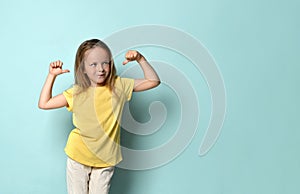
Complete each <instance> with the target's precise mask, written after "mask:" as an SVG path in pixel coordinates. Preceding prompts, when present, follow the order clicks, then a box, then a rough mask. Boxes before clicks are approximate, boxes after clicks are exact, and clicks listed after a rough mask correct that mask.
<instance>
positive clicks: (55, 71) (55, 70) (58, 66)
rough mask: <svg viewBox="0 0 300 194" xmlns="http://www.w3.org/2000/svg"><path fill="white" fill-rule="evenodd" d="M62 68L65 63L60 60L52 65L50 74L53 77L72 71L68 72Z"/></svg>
mask: <svg viewBox="0 0 300 194" xmlns="http://www.w3.org/2000/svg"><path fill="white" fill-rule="evenodd" d="M62 66H63V62H61V61H59V60H58V61H54V62H52V63H50V67H49V73H50V74H52V75H60V74H63V73H68V72H70V70H68V69H62Z"/></svg>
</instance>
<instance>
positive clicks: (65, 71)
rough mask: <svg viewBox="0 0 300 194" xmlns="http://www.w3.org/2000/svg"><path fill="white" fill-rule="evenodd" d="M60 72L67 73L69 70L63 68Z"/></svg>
mask: <svg viewBox="0 0 300 194" xmlns="http://www.w3.org/2000/svg"><path fill="white" fill-rule="evenodd" d="M61 72H62V73H69V72H70V70H69V69H64V70H62V71H61Z"/></svg>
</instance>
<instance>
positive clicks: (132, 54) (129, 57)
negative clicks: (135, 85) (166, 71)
mask: <svg viewBox="0 0 300 194" xmlns="http://www.w3.org/2000/svg"><path fill="white" fill-rule="evenodd" d="M143 58H144V57H143V55H142V54H141V53H139V52H138V51H135V50H129V51H127V53H126V55H125V59H126V60H125V61H123V65H126V64H127V63H129V62H131V61H137V62H140V61H141V59H143Z"/></svg>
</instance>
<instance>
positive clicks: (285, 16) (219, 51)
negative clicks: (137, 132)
mask: <svg viewBox="0 0 300 194" xmlns="http://www.w3.org/2000/svg"><path fill="white" fill-rule="evenodd" d="M299 8H300V1H297V0H286V1H283V0H282V1H280V0H275V1H266V0H263V1H262V0H253V1H239V0H228V1H220V0H219V1H217V0H210V1H202V0H199V1H198V0H185V1H171V0H166V1H157V0H153V1H137V0H135V1H58V0H52V1H37V0H36V1H33V0H31V1H17V0H10V1H1V2H0V21H1V31H0V48H1V54H0V56H1V65H0V66H1V76H0V87H1V102H0V106H1V117H0V119H1V120H0V123H1V125H2V126H1V129H0V130H1V135H0V145H1V146H0V153H1V160H0V169H1V173H0V193H5V194H9V193H13V194H23V193H24V194H25V193H28V194H29V193H30V194H35V193H36V194H40V193H43V194H44V193H45V194H46V193H49V194H53V193H57V194H60V193H66V184H65V160H66V156H65V154H64V152H63V148H64V146H65V143H66V139H67V136H68V133H69V131H70V129H71V127H72V124H71V115H70V114H69V113H68V112H67V111H66V110H65V109H59V110H53V111H42V110H39V109H38V108H37V101H38V97H39V92H40V89H41V87H42V85H43V82H44V79H45V77H46V75H47V70H48V69H47V68H48V64H49V63H50V62H51V61H53V60H57V59H60V60H62V61H64V63H65V67H66V68H70V69H71V70H73V62H74V56H75V52H76V49H77V47H78V45H79V44H80V43H81V42H82V41H83V40H86V39H88V38H93V37H97V38H100V39H102V38H105V37H107V36H109V35H111V34H112V33H113V32H116V31H118V30H120V29H124V28H127V27H130V26H137V25H144V24H159V25H168V26H171V27H175V28H178V29H180V30H183V31H185V32H187V33H189V34H191V35H192V36H194V37H195V38H197V39H198V40H199V41H200V42H201V43H202V44H203V45H204V46H205V47H207V48H208V50H209V52H210V53H211V54H212V56H213V57H214V58H215V60H216V62H217V64H218V66H219V68H220V71H221V73H222V75H223V78H224V82H225V85H226V92H227V114H226V120H225V123H224V126H223V128H222V133H221V135H220V137H219V139H218V141H217V143H216V145H215V146H214V147H213V149H212V150H211V151H210V152H208V154H207V155H205V156H204V157H199V156H198V155H197V153H198V149H199V145H200V142H201V140H202V138H203V135H204V132H205V129H206V127H207V125H208V121H209V114H210V103H211V102H210V96H209V91H208V88H207V86H206V84H205V81H204V80H203V78H201V76H199V74H197V72H196V71H193V69H192V68H190V66H188V65H186V64H188V63H180V62H184V59H183V57H182V56H175V57H174V58H173V59H172V60H173V61H172V60H171V61H170V63H171V64H173V65H174V66H178V67H179V68H181V69H182V71H183V72H184V73H186V74H187V75H188V76H189V78H190V80H191V81H192V83H193V84H194V85H195V87H196V89H195V90H196V91H197V94H198V95H199V103H200V104H199V106H200V110H201V119H200V126H199V129H198V132H197V134H196V135H195V137H194V138H193V140H192V142H191V144H190V145H189V146H188V147H187V149H186V150H185V151H184V152H183V153H182V154H181V155H179V156H178V157H177V158H176V159H174V160H173V161H172V162H170V163H168V164H166V165H164V166H162V167H159V168H156V169H152V170H147V171H128V170H122V169H117V170H116V174H115V176H114V178H113V183H112V189H111V193H112V194H141V193H142V194H182V193H188V194H198V193H199V194H200V193H205V194H283V193H285V194H294V193H300V186H299V180H300V151H299V147H300V125H299V108H300V102H299V99H300V91H299V82H300V76H299V75H298V74H299V70H300V67H299V62H300V59H299V51H300V36H299V34H300V20H299V17H300V14H299ZM141 50H143V51H144V53H145V55H146V56H147V57H148V58H149V59H153V60H159V59H163V60H165V61H168V57H166V56H172V54H170V53H169V52H170V51H166V50H163V49H162V51H161V50H160V49H157V50H156V48H141ZM176 57H177V58H176ZM175 59H178V60H175ZM119 61H121V59H119ZM185 65H186V66H185ZM72 80H73V76H72V74H68V75H64V76H62V77H59V78H58V79H57V82H56V84H55V87H54V93H59V92H61V91H62V90H64V89H66V88H67V87H69V86H70V85H71V83H72ZM163 88H164V85H162V87H161V88H157V89H155V90H153V91H151V92H149V93H148V95H146V94H137V95H135V96H134V100H135V101H136V102H137V103H136V104H140V105H144V101H143V100H141V99H145V101H152V100H153V99H158V100H160V97H156V96H160V95H161V96H166V93H165V92H169V91H165V90H163ZM170 92H171V91H170ZM154 94H155V95H154ZM168 103H169V104H166V107H167V108H168V107H172V106H173V105H175V104H177V101H176V99H174V98H173V97H172V99H171V100H170V101H168ZM172 103H174V104H172ZM133 106H136V107H139V106H137V105H133ZM140 110H141V111H140V112H146V111H147V106H145V107H141V109H140ZM143 110H144V111H143ZM175 110H176V108H175ZM136 111H137V112H136V113H133V114H136V115H139V118H137V119H139V120H140V121H143V122H145V121H147V119H148V117H149V115H147V114H144V116H141V115H140V112H139V111H138V110H136ZM176 119H178V115H176V114H174V113H171V114H170V115H169V117H168V120H167V124H169V125H171V126H172V123H176V122H177V120H176ZM167 124H166V125H165V126H164V127H163V129H162V131H166V132H165V133H163V132H161V137H155V138H154V137H148V139H147V138H146V139H145V141H141V140H140V139H136V141H135V143H136V144H137V145H130V146H140V147H141V148H143V149H144V148H145V147H146V148H147V147H152V146H156V145H160V144H161V143H162V142H163V141H162V140H164V138H166V137H170V136H169V135H170V134H168V133H167V131H168V129H169V128H168V126H169V125H167ZM151 138H153V139H152V140H153V141H150V140H151ZM161 141H162V142H161ZM147 143H148V144H147Z"/></svg>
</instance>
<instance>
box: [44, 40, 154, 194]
mask: <svg viewBox="0 0 300 194" xmlns="http://www.w3.org/2000/svg"><path fill="white" fill-rule="evenodd" d="M130 61H137V62H138V63H139V65H140V67H141V69H142V70H143V72H144V78H142V79H129V78H121V77H119V76H117V75H116V69H115V66H114V61H113V59H112V54H111V51H110V49H109V48H108V46H107V45H106V44H105V43H104V42H102V41H100V40H98V39H91V40H87V41H85V42H83V43H82V44H81V45H80V46H79V48H78V50H77V53H76V59H75V68H74V69H75V84H74V86H73V87H72V88H70V89H68V90H66V91H64V92H63V93H62V94H59V95H57V96H54V97H52V87H53V84H54V81H55V78H56V77H57V76H58V75H60V74H63V73H68V72H70V71H69V70H68V69H63V68H62V65H63V63H62V62H61V61H55V62H52V63H51V64H50V67H49V74H48V76H47V79H46V82H45V84H44V86H43V88H42V91H41V94H40V99H39V108H41V109H54V108H60V107H64V106H65V107H66V108H67V109H68V110H69V111H72V112H73V124H74V126H75V129H73V130H72V131H71V133H70V135H69V138H68V142H67V145H66V147H65V152H66V154H67V156H68V159H67V188H68V193H70V194H88V193H89V194H96V193H97V194H105V193H108V191H109V188H110V180H111V177H112V175H113V172H114V166H115V165H116V164H118V163H119V162H120V161H121V160H122V156H121V151H120V120H121V118H120V117H121V114H122V110H123V106H124V103H125V102H126V101H129V100H130V98H131V95H132V92H133V91H134V92H138V91H145V90H148V89H151V88H154V87H156V86H158V85H159V84H160V80H159V77H158V75H157V74H156V72H155V70H154V69H153V68H152V67H151V65H150V64H149V63H148V62H147V60H146V59H145V57H144V56H143V55H141V54H140V53H139V52H137V51H134V50H130V51H128V52H127V53H126V55H125V61H124V62H123V65H125V64H127V63H128V62H130Z"/></svg>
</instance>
